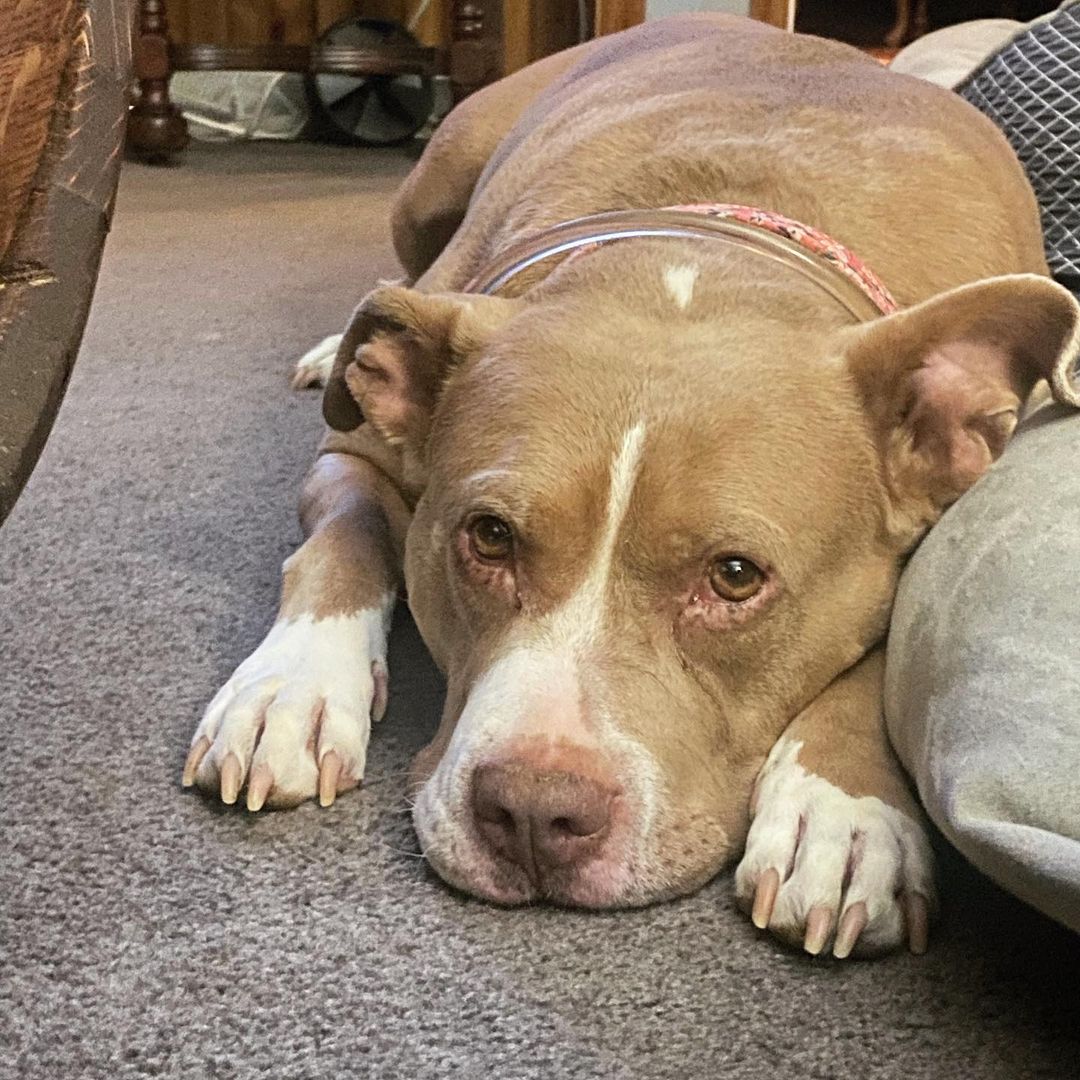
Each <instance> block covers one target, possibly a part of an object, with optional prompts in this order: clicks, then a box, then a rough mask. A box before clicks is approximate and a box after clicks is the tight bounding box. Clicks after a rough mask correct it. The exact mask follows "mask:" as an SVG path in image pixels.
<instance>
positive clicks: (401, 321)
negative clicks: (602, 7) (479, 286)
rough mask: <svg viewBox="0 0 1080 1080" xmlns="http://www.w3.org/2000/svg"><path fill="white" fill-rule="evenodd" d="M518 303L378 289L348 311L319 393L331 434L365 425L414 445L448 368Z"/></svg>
mask: <svg viewBox="0 0 1080 1080" xmlns="http://www.w3.org/2000/svg"><path fill="white" fill-rule="evenodd" d="M522 303H523V302H522V301H520V300H504V299H501V298H498V297H491V296H473V295H469V294H465V293H421V292H417V291H416V290H414V289H408V288H405V287H403V286H400V285H385V286H382V287H380V288H378V289H375V290H374V292H371V293H369V294H368V295H367V296H366V297H365V298H364V300H363V301H362V302H361V304H360V306H359V307H358V308H357V309H356V311H355V312H353V316H352V319H351V321H350V322H349V326H348V328H347V329H346V331H345V334H344V336H343V337H342V339H341V345H340V346H339V348H338V352H337V356H336V357H335V359H334V367H333V371H332V372H331V373H330V378H329V380H328V382H327V384H326V392H325V394H324V395H323V416H324V417H325V418H326V422H327V423H328V424H329V425H330V426H331V427H332V428H336V429H337V430H338V431H351V430H353V429H354V428H356V427H357V426H359V425H360V424H361V423H363V422H364V420H367V421H368V422H369V423H370V424H372V425H373V426H374V427H375V428H376V429H377V430H378V431H379V433H380V434H381V435H383V436H384V437H385V438H386V439H388V440H389V441H390V442H393V443H408V444H410V445H412V446H414V447H416V446H419V445H420V444H421V443H422V442H423V441H424V440H425V439H426V437H427V432H428V426H429V424H430V422H431V414H432V412H433V411H434V408H435V404H436V402H437V400H438V397H439V392H440V390H441V388H442V384H443V381H444V380H445V378H446V377H447V375H448V374H449V372H450V371H451V369H452V368H453V367H454V366H456V365H457V364H459V363H461V361H462V360H463V359H464V358H465V357H466V356H468V355H469V354H470V353H473V352H477V351H479V350H480V349H482V348H483V347H484V345H485V344H486V342H487V341H488V340H490V338H491V336H492V335H493V334H494V332H495V331H496V330H497V329H498V327H499V326H501V325H502V324H503V323H504V322H505V321H506V320H507V319H508V318H510V316H511V315H513V314H514V312H515V311H517V310H518V309H519V308H520V306H521V304H522Z"/></svg>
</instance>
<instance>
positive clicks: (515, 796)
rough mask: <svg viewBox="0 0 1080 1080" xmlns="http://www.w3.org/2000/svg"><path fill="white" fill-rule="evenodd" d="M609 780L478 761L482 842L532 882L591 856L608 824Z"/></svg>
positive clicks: (477, 802)
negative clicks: (513, 864)
mask: <svg viewBox="0 0 1080 1080" xmlns="http://www.w3.org/2000/svg"><path fill="white" fill-rule="evenodd" d="M615 794H616V788H615V786H614V785H613V784H610V783H606V782H603V781H601V780H597V779H592V778H589V777H586V776H582V775H579V774H577V773H572V772H564V771H561V770H556V771H552V770H550V769H544V770H541V769H536V768H534V767H531V766H529V765H526V764H520V763H514V764H486V765H478V766H477V767H476V769H475V771H474V773H473V789H472V795H473V812H474V814H475V815H476V824H477V827H478V828H479V830H480V832H481V834H482V835H483V836H484V838H485V839H486V840H487V842H488V843H489V844H490V845H491V846H492V847H493V848H494V849H495V851H497V852H498V853H499V854H500V855H502V856H503V857H504V858H506V859H509V860H510V861H511V862H513V863H516V864H517V865H518V866H520V867H522V869H524V870H525V872H526V873H527V874H528V875H529V878H530V880H532V881H533V882H534V883H535V882H536V881H537V878H540V877H542V876H543V874H544V872H545V871H546V870H554V869H556V868H560V867H570V866H573V865H574V864H576V863H581V862H583V861H584V860H586V859H588V858H590V857H591V856H593V855H595V854H596V853H597V852H598V851H599V849H600V847H601V845H602V844H603V842H604V839H605V837H606V836H607V834H608V831H609V830H610V827H611V806H612V801H613V799H614V797H615Z"/></svg>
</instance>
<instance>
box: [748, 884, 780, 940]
mask: <svg viewBox="0 0 1080 1080" xmlns="http://www.w3.org/2000/svg"><path fill="white" fill-rule="evenodd" d="M779 891H780V872H779V871H778V870H775V869H769V870H766V871H765V873H764V874H762V875H761V877H760V878H758V883H757V890H756V891H755V892H754V910H753V911H752V912H751V913H750V921H751V922H753V924H754V925H755V926H756V927H757V928H758V929H759V930H764V929H765V928H766V927H767V926H768V925H769V920H770V919H771V918H772V913H773V905H774V904H775V903H776V894H777V893H778V892H779Z"/></svg>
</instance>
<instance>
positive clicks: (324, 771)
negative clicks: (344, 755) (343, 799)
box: [319, 750, 341, 806]
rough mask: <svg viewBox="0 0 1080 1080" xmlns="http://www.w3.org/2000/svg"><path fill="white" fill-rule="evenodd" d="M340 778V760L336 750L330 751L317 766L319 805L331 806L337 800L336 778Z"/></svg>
mask: <svg viewBox="0 0 1080 1080" xmlns="http://www.w3.org/2000/svg"><path fill="white" fill-rule="evenodd" d="M340 776H341V758H339V757H338V755H337V751H336V750H330V751H328V752H327V754H326V756H325V757H324V758H323V759H322V764H321V765H320V766H319V805H320V806H332V805H333V803H334V800H335V799H336V798H337V789H338V778H339V777H340Z"/></svg>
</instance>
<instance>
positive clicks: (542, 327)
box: [327, 266, 1080, 906]
mask: <svg viewBox="0 0 1080 1080" xmlns="http://www.w3.org/2000/svg"><path fill="white" fill-rule="evenodd" d="M562 277H566V275H562ZM650 282H651V284H650ZM750 293H751V294H752V293H753V290H752V289H750ZM601 305H602V306H601ZM821 306H822V305H817V306H815V304H814V303H813V302H810V301H808V300H807V298H806V297H805V295H803V294H800V293H798V291H797V290H796V291H793V292H792V293H791V294H790V295H789V294H787V293H785V292H784V291H783V290H776V289H775V287H774V288H773V289H772V291H769V292H764V291H763V292H760V293H759V294H757V295H756V296H754V295H750V294H748V293H747V289H746V288H743V287H742V286H740V287H739V288H736V287H735V286H732V285H724V284H723V283H720V284H717V285H716V286H715V287H710V286H709V285H708V284H707V282H706V281H705V280H704V276H702V277H701V278H699V277H698V274H697V271H696V270H695V268H694V267H693V266H676V267H672V266H667V267H666V268H665V269H662V271H661V272H660V275H659V277H658V278H657V277H656V276H655V274H654V275H653V276H652V277H650V278H649V281H646V280H645V275H641V274H639V275H635V274H633V273H628V274H627V275H626V276H625V278H624V279H622V280H619V281H617V282H612V281H610V280H609V281H607V282H606V283H605V286H604V290H603V296H601V295H600V294H599V293H598V292H597V291H595V290H593V291H590V290H588V289H584V288H583V289H578V290H575V289H573V288H569V287H567V286H566V285H565V283H564V284H563V285H562V286H561V287H559V286H555V285H553V286H552V287H551V288H547V289H538V290H535V297H534V298H530V299H529V300H508V299H496V298H489V297H480V296H469V295H422V294H419V293H417V292H414V291H410V290H407V289H404V288H398V287H388V288H382V289H379V290H377V291H376V292H374V293H372V294H371V295H370V296H369V297H368V298H367V299H366V300H365V302H364V303H363V305H362V306H361V308H360V310H359V312H358V315H357V318H356V320H355V322H354V332H353V335H352V339H351V341H350V342H349V343H348V345H347V347H346V349H345V351H344V352H343V354H342V361H341V363H340V364H339V368H338V371H337V380H336V382H335V383H334V385H333V386H332V387H331V389H330V391H329V394H328V399H327V400H328V410H327V411H328V417H329V418H330V419H331V421H332V422H335V421H337V422H338V423H339V424H340V423H341V422H342V421H344V422H345V423H351V422H353V421H355V420H356V419H358V415H351V414H349V413H348V409H349V408H350V407H354V403H355V404H358V405H359V407H360V409H362V412H363V416H364V417H365V418H366V420H367V421H368V422H369V423H371V424H373V425H374V426H375V427H376V428H377V429H378V430H379V431H380V432H381V433H382V434H383V435H384V436H385V437H387V438H388V439H390V440H392V441H394V442H396V443H398V444H399V445H400V446H401V447H402V450H403V453H404V455H405V460H406V464H407V467H408V471H409V472H410V474H411V475H412V477H413V479H414V481H415V482H416V483H417V485H418V486H419V485H420V484H422V485H423V495H422V497H421V498H420V500H419V504H418V505H417V508H416V514H415V519H414V521H413V524H412V526H411V530H410V533H409V538H408V544H407V557H406V580H407V585H408V590H409V600H410V605H411V607H412V611H413V614H414V616H415V618H416V621H417V623H418V625H419V627H420V629H421V631H422V633H423V635H424V637H425V640H426V641H427V643H428V644H429V646H430V648H431V650H432V652H433V654H434V655H435V658H436V660H437V661H438V662H439V663H440V665H441V666H442V667H443V668H444V669H445V671H446V672H447V675H448V693H447V699H446V705H445V712H444V715H443V718H442V723H441V726H440V728H439V730H438V732H437V734H436V736H435V738H434V741H433V742H432V743H431V745H430V746H429V747H427V748H426V749H425V750H424V751H423V752H422V753H420V754H419V755H418V757H417V759H416V761H415V763H414V766H413V771H414V779H415V782H416V785H417V791H416V804H415V812H414V820H415V825H416V830H417V833H418V835H419V837H420V840H421V843H422V846H423V849H424V851H425V853H426V854H427V856H428V858H429V859H430V861H431V864H432V865H433V866H434V867H435V869H436V870H437V871H438V872H439V873H440V874H441V875H442V876H443V877H444V878H446V879H447V880H448V881H450V882H451V883H453V884H455V885H457V886H460V887H461V888H463V889H465V890H467V891H469V892H472V893H476V894H479V895H481V896H484V897H488V898H491V899H494V900H496V901H501V902H508V903H513V902H519V901H525V900H529V899H533V898H547V899H551V900H555V901H557V902H563V903H571V904H580V905H586V906H615V905H631V904H640V903H644V902H648V901H651V900H655V899H660V898H663V897H669V896H673V895H676V894H680V893H684V892H687V891H689V890H691V889H693V888H695V887H697V886H698V885H700V884H701V883H703V882H704V881H705V880H707V879H708V878H709V877H710V876H711V875H713V874H714V873H715V872H716V871H717V870H718V869H719V868H720V867H721V866H722V864H723V863H724V862H725V861H726V860H727V859H728V858H729V857H731V856H732V855H734V854H736V853H737V851H738V850H739V848H740V847H741V844H742V842H743V840H744V838H745V833H746V829H747V824H748V800H749V796H750V792H751V788H752V784H753V781H754V777H755V774H756V772H757V771H758V769H759V767H760V765H761V764H762V762H763V760H764V758H765V756H766V755H767V753H768V751H769V749H770V748H771V746H772V745H773V744H774V742H775V741H776V739H777V738H778V737H779V735H780V734H781V732H782V731H783V729H784V727H785V726H786V725H787V724H788V723H789V721H790V720H791V719H792V718H793V717H794V716H795V715H796V714H797V713H798V712H799V711H800V710H801V709H802V708H804V707H805V706H806V705H807V704H808V703H809V702H810V701H812V700H813V699H814V698H815V697H816V696H817V695H818V694H820V693H821V691H822V690H823V689H824V688H825V687H826V686H827V685H828V684H829V683H830V682H831V681H832V680H833V679H834V678H835V677H836V676H837V675H838V674H839V673H841V672H842V671H844V670H845V669H846V668H848V667H849V666H850V665H851V664H853V663H854V662H855V661H856V660H858V659H859V657H861V656H862V655H863V654H864V653H865V652H866V651H867V650H868V649H869V648H870V647H871V646H872V645H873V644H874V643H876V642H877V641H879V640H880V638H881V637H882V635H883V633H884V631H885V628H886V625H887V620H888V616H889V610H890V605H891V603H892V598H893V592H894V588H895V583H896V578H897V575H898V573H899V569H900V567H901V564H902V561H903V558H904V556H905V555H906V554H907V553H908V552H909V551H910V550H911V548H912V547H913V545H914V544H915V543H916V542H917V541H918V539H919V537H920V536H921V535H922V534H923V532H925V530H926V529H927V528H928V527H929V526H930V525H931V524H932V523H933V522H934V521H935V520H936V519H937V518H938V517H939V516H940V514H941V513H942V511H943V510H944V508H945V507H946V506H947V505H948V504H949V503H950V502H952V501H953V500H954V499H955V498H956V497H957V496H958V495H959V494H960V493H961V492H963V491H964V490H965V489H966V488H967V487H968V486H970V485H971V484H972V483H973V482H974V481H975V480H976V479H977V478H978V477H979V475H980V474H981V473H982V472H983V471H984V470H985V469H986V468H987V467H988V466H989V465H990V464H991V463H992V462H993V461H994V459H996V458H997V456H998V455H999V454H1000V452H1001V450H1002V448H1003V446H1004V445H1005V442H1006V440H1007V439H1008V437H1009V435H1010V433H1011V431H1012V428H1013V426H1014V425H1015V423H1016V417H1017V412H1018V409H1019V408H1020V406H1021V403H1022V401H1023V399H1024V398H1025V397H1026V395H1027V394H1028V392H1029V391H1030V389H1031V387H1032V386H1033V384H1034V383H1035V382H1036V381H1037V380H1038V379H1040V378H1050V379H1051V380H1052V382H1053V385H1054V386H1055V388H1056V390H1057V392H1058V395H1059V396H1061V397H1064V398H1068V399H1070V400H1072V401H1073V403H1074V404H1075V403H1077V402H1076V395H1075V392H1074V391H1073V390H1072V388H1071V386H1070V384H1069V383H1068V372H1067V365H1068V362H1069V361H1070V359H1071V357H1072V355H1073V354H1074V353H1075V351H1076V348H1077V340H1078V325H1080V318H1078V315H1080V309H1078V306H1077V304H1076V303H1075V301H1074V300H1073V299H1072V298H1071V296H1070V295H1069V294H1068V293H1067V292H1066V291H1065V290H1063V289H1061V288H1059V287H1058V286H1056V285H1054V284H1053V283H1051V282H1049V281H1048V280H1045V279H1042V278H1038V277H1034V276H1017V277H1011V278H998V279H993V280H988V281H985V282H981V283H977V284H974V285H970V286H965V287H963V288H960V289H957V290H955V291H953V292H950V293H947V294H945V295H942V296H940V297H938V298H936V299H933V300H930V301H928V302H926V303H923V304H921V305H918V306H916V307H913V308H909V309H907V310H905V311H903V312H901V313H899V314H896V315H892V316H889V317H884V318H881V319H879V320H877V321H875V322H872V323H868V324H864V325H861V326H856V327H851V326H846V327H845V326H843V325H840V320H839V319H838V318H837V316H836V315H835V314H834V313H831V312H828V311H826V312H825V313H822V312H821V311H820V310H819V307H821ZM335 395H337V397H336V404H335ZM343 409H344V412H345V415H344V416H343V414H342V410H343ZM335 410H337V411H335Z"/></svg>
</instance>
